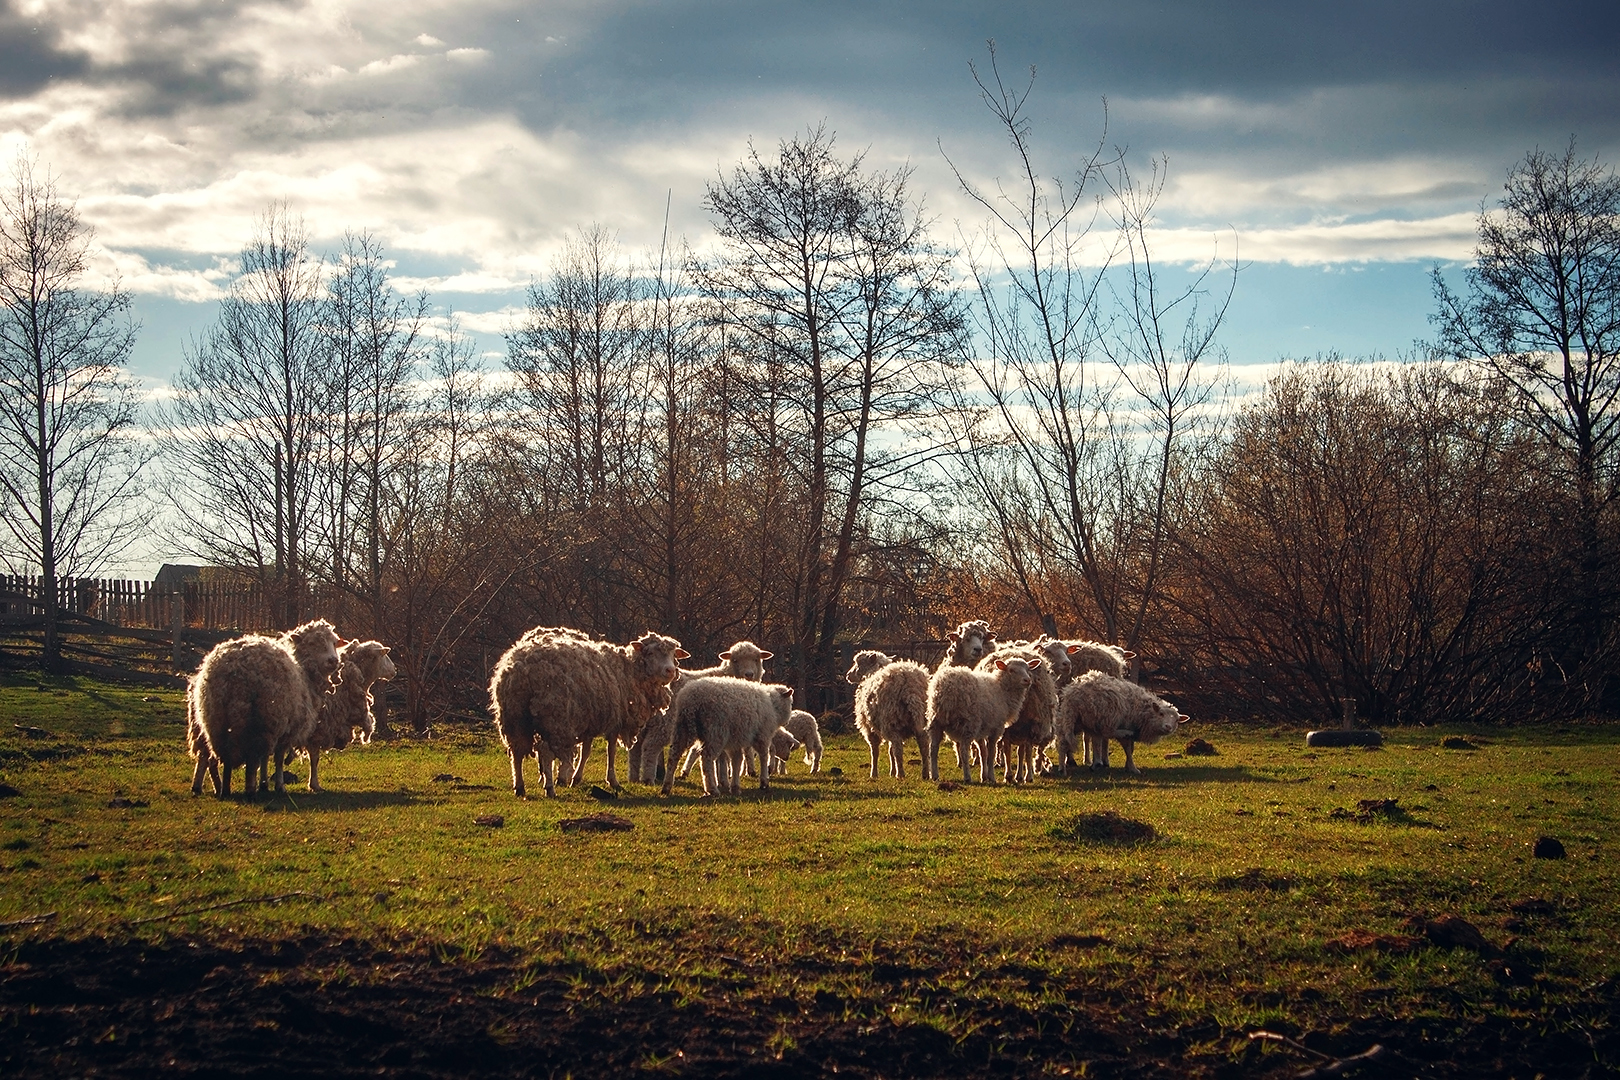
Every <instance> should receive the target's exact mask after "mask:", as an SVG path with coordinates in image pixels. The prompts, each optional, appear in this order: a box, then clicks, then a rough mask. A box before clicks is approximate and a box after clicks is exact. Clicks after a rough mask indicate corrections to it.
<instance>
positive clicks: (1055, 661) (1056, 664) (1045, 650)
mask: <svg viewBox="0 0 1620 1080" xmlns="http://www.w3.org/2000/svg"><path fill="white" fill-rule="evenodd" d="M1035 651H1036V652H1039V653H1040V654H1041V655H1042V656H1044V657H1046V664H1047V670H1048V671H1050V672H1051V673H1052V678H1054V679H1058V680H1060V681H1061V680H1063V679H1066V678H1068V677H1069V673H1070V672H1071V671H1073V670H1074V661H1072V660H1070V659H1069V654H1070V653H1071V652H1073V651H1074V647H1073V646H1071V645H1069V643H1068V642H1066V641H1053V640H1052V639H1051V638H1046V637H1043V638H1041V639H1040V640H1039V641H1037V642H1036V643H1035Z"/></svg>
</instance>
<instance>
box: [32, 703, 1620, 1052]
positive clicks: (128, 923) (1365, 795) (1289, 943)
mask: <svg viewBox="0 0 1620 1080" xmlns="http://www.w3.org/2000/svg"><path fill="white" fill-rule="evenodd" d="M36 684H38V685H43V686H45V689H37V688H36ZM148 697H155V698H156V699H157V700H155V701H148V700H145V699H146V698H148ZM182 714H183V706H182V702H181V699H180V696H179V695H178V694H176V693H167V692H156V693H154V692H152V691H148V690H142V689H126V688H123V687H113V686H106V685H100V684H96V683H92V682H88V681H84V680H72V679H67V680H48V681H46V682H44V683H40V682H39V680H36V679H34V678H32V677H29V678H26V679H24V678H19V677H16V676H13V677H11V678H10V679H9V680H8V681H7V683H6V685H4V686H3V687H0V716H4V717H6V718H8V720H7V722H6V723H4V724H3V725H0V781H3V782H4V783H7V784H9V785H11V786H13V787H15V788H16V789H18V790H19V791H20V794H18V795H16V796H12V797H8V798H4V799H0V922H6V921H10V920H17V919H22V918H25V917H28V916H33V915H36V914H41V913H45V912H55V913H56V918H55V919H54V921H52V922H50V923H46V924H41V925H36V926H28V927H18V928H14V929H12V930H9V931H6V935H7V936H9V937H11V938H12V939H17V938H21V937H25V936H32V937H40V936H49V935H56V936H63V937H69V938H74V937H90V936H96V937H102V936H105V937H112V938H120V937H129V936H133V937H137V938H142V939H150V940H158V939H162V938H165V937H168V936H172V935H179V936H201V937H206V938H211V939H218V940H232V939H237V938H303V937H307V936H311V935H314V936H318V937H322V938H339V937H341V938H351V939H359V940H365V941H372V942H375V943H377V944H378V945H379V946H383V947H389V946H396V945H401V944H409V945H411V946H413V947H419V948H431V949H433V950H435V951H437V952H438V953H439V954H440V955H441V956H442V957H443V958H445V959H448V960H466V959H471V958H475V957H477V956H479V955H481V954H482V953H483V952H484V951H485V950H488V949H492V948H494V949H501V950H518V951H520V952H523V953H525V954H532V955H533V956H535V957H536V958H537V962H539V960H541V959H543V960H544V962H545V963H547V964H561V965H563V966H564V967H565V968H567V970H569V971H571V972H572V974H571V975H570V978H571V979H572V980H573V982H572V983H571V987H572V989H571V991H570V993H572V994H576V995H577V996H578V997H579V998H580V999H581V1000H586V999H590V998H592V997H607V998H618V997H625V996H636V995H642V994H648V993H666V992H667V993H671V994H674V995H676V999H677V1000H698V999H701V998H705V997H712V996H713V995H715V994H722V995H724V994H736V995H745V996H747V997H748V998H749V1000H752V1001H756V1002H760V1003H769V1002H772V1001H777V1002H786V1001H800V1002H802V1001H807V1000H821V1001H822V1002H823V1005H824V1006H826V1003H827V1002H831V1001H836V1002H837V1003H838V1005H837V1009H838V1010H839V1011H840V1012H841V1013H842V1014H847V1015H848V1016H849V1017H851V1018H867V1019H869V1018H873V1017H883V1018H886V1019H887V1020H889V1021H893V1022H896V1023H902V1022H909V1023H918V1024H924V1025H927V1026H931V1027H933V1028H936V1029H937V1030H939V1031H940V1032H942V1033H944V1034H945V1035H948V1036H949V1037H951V1038H952V1039H962V1038H965V1037H967V1036H968V1035H970V1034H972V1033H973V1032H974V1031H977V1030H979V1028H980V1027H982V1025H983V1024H985V1023H986V1022H987V1020H986V1017H987V1016H989V1015H991V1014H993V1013H996V1011H997V1010H999V1009H1003V1008H1007V1007H1016V1008H1019V1009H1023V1010H1026V1011H1027V1012H1029V1013H1030V1014H1032V1015H1035V1016H1037V1017H1040V1018H1042V1019H1040V1021H1039V1022H1040V1023H1043V1024H1048V1023H1049V1024H1055V1025H1058V1026H1060V1027H1061V1026H1062V1025H1064V1024H1066V1023H1072V1022H1073V1013H1072V1003H1073V1002H1075V1001H1078V1000H1085V999H1088V998H1095V999H1098V1000H1103V999H1110V998H1112V999H1125V998H1129V999H1130V1000H1133V1001H1137V1002H1142V1003H1145V1007H1146V1008H1148V1009H1149V1010H1150V1011H1151V1012H1152V1013H1153V1014H1155V1015H1158V1016H1162V1017H1165V1018H1167V1020H1168V1021H1174V1022H1176V1023H1193V1022H1195V1021H1198V1022H1205V1021H1211V1020H1212V1021H1213V1022H1214V1023H1215V1024H1216V1025H1218V1027H1219V1029H1220V1030H1221V1031H1225V1032H1234V1031H1241V1030H1244V1029H1246V1028H1249V1027H1254V1026H1263V1025H1279V1026H1282V1027H1284V1028H1288V1027H1292V1028H1294V1029H1305V1028H1316V1027H1327V1028H1332V1027H1334V1026H1335V1025H1338V1024H1342V1023H1344V1022H1346V1021H1348V1020H1350V1019H1353V1018H1355V1017H1359V1016H1366V1015H1372V1014H1376V1015H1381V1016H1401V1017H1412V1018H1417V1019H1422V1020H1424V1021H1425V1022H1435V1023H1444V1022H1448V1021H1452V1020H1458V1019H1460V1018H1462V1017H1465V1016H1472V1015H1478V1014H1480V1013H1482V1012H1484V1013H1491V1014H1495V1015H1500V1016H1506V1017H1515V1016H1524V1017H1531V1016H1555V1015H1556V1016H1563V1017H1566V1018H1578V1017H1579V1016H1580V1015H1582V1010H1583V1009H1584V1008H1586V1007H1587V1006H1588V1005H1589V1004H1591V1002H1592V1001H1593V999H1594V992H1593V990H1592V987H1593V986H1595V985H1597V984H1599V983H1600V982H1602V980H1605V979H1612V978H1613V977H1614V975H1615V972H1616V971H1617V970H1620V963H1617V960H1616V956H1615V948H1616V945H1615V942H1616V940H1620V935H1617V932H1616V931H1617V928H1620V917H1617V911H1620V907H1617V905H1615V904H1614V902H1613V900H1612V898H1613V896H1614V895H1616V881H1615V876H1616V875H1615V871H1614V865H1613V862H1614V860H1613V851H1612V843H1613V841H1612V839H1611V837H1612V835H1613V827H1614V819H1615V813H1616V808H1617V799H1616V795H1615V790H1616V785H1615V781H1616V779H1617V777H1620V755H1617V754H1616V752H1615V751H1616V743H1617V741H1620V739H1617V736H1620V731H1617V730H1616V729H1614V728H1609V727H1593V726H1581V727H1574V728H1568V729H1558V730H1551V729H1546V728H1535V729H1506V728H1504V729H1492V730H1481V731H1477V732H1474V733H1472V734H1474V735H1477V736H1482V739H1476V740H1475V741H1476V742H1477V743H1478V748H1477V749H1474V750H1463V751H1459V750H1447V749H1444V748H1442V747H1441V745H1440V744H1441V740H1442V738H1443V737H1444V736H1446V735H1448V734H1456V732H1452V731H1439V730H1432V729H1410V730H1397V731H1392V732H1389V733H1387V734H1388V736H1389V742H1388V744H1387V746H1386V747H1385V748H1384V749H1383V750H1379V751H1367V750H1360V749H1351V750H1310V749H1307V748H1306V747H1305V745H1304V740H1303V733H1302V732H1269V731H1264V730H1257V729H1235V728H1234V729H1225V728H1221V729H1213V730H1211V729H1204V730H1203V731H1202V732H1201V734H1202V735H1203V736H1204V737H1205V738H1207V739H1209V740H1210V741H1212V742H1214V743H1215V744H1216V746H1217V747H1218V748H1219V750H1220V754H1219V756H1217V757H1204V758H1179V759H1172V758H1168V757H1167V756H1166V755H1167V754H1168V753H1170V752H1173V751H1174V750H1176V749H1178V747H1175V746H1168V745H1165V746H1159V747H1153V748H1149V749H1146V750H1144V751H1142V752H1141V753H1139V754H1138V761H1139V763H1140V764H1141V765H1142V767H1143V772H1142V774H1141V775H1140V776H1134V777H1127V776H1124V775H1122V774H1120V773H1118V772H1115V773H1114V774H1112V775H1110V776H1108V777H1095V776H1093V775H1092V774H1090V773H1084V774H1082V775H1080V776H1079V777H1073V778H1071V779H1069V780H1067V781H1060V780H1057V779H1049V780H1042V781H1038V782H1037V783H1035V784H1033V785H1029V786H1027V787H1022V788H1014V787H1006V786H1000V787H995V788H985V787H981V786H978V785H974V786H971V787H968V788H964V789H961V790H955V791H940V790H939V789H938V788H937V787H936V786H935V785H933V784H924V783H922V782H921V781H919V780H917V779H915V778H914V777H913V778H908V779H907V780H905V781H896V780H892V779H890V778H888V777H880V778H879V779H877V780H875V781H874V780H868V779H867V778H866V776H865V773H864V763H865V761H866V749H865V746H864V745H861V744H859V743H858V741H857V740H853V739H851V738H847V737H845V738H832V739H829V740H828V746H827V754H826V758H825V762H824V766H823V769H824V771H823V773H822V774H821V775H818V776H810V775H808V774H807V773H806V772H805V768H804V766H803V764H802V763H801V762H799V761H797V760H795V761H794V762H793V763H792V765H791V766H790V769H791V772H790V774H789V775H788V776H786V777H783V778H780V779H779V780H776V781H773V783H772V788H771V790H770V792H768V793H761V792H758V791H757V790H752V789H750V790H747V791H746V793H745V794H744V795H743V796H742V797H741V798H740V799H726V798H722V799H714V800H702V801H700V800H699V799H698V798H697V796H698V794H699V790H698V788H697V786H696V785H695V784H680V783H678V784H677V785H676V788H675V791H676V794H675V795H674V796H673V797H670V798H664V797H662V796H660V795H659V794H658V793H657V791H656V789H654V788H651V787H646V786H642V785H627V786H626V789H625V794H624V796H623V797H622V798H620V799H618V800H617V801H616V802H614V803H612V804H611V805H608V806H604V804H603V803H601V802H598V801H596V800H594V799H592V798H590V797H588V795H587V794H586V792H585V791H583V790H578V789H574V790H569V789H564V790H562V791H561V792H560V794H559V796H558V797H557V798H556V799H552V800H546V799H544V798H535V799H530V800H527V801H524V800H519V799H516V798H514V797H513V796H512V794H511V793H510V791H509V789H508V786H507V785H508V783H509V772H508V764H507V759H506V757H505V755H504V752H503V751H502V750H501V747H500V744H499V741H498V740H497V739H495V738H494V736H493V731H486V732H478V733H465V732H456V733H451V734H447V735H446V736H444V737H442V738H437V739H432V740H423V741H408V742H400V743H394V744H387V745H374V746H369V747H356V748H351V749H350V750H348V751H345V752H344V753H342V754H340V755H337V756H335V757H333V758H332V759H330V760H329V762H328V763H327V765H326V767H325V770H324V771H323V775H322V779H323V781H324V782H325V783H326V785H327V787H328V788H329V790H328V791H327V792H325V793H323V794H320V795H312V794H309V793H308V792H305V791H303V790H302V787H301V783H300V784H297V785H293V786H292V787H291V788H290V789H289V794H288V795H287V796H286V797H285V798H278V799H269V800H257V801H247V800H244V799H241V798H239V797H236V798H232V799H230V800H225V801H221V800H218V799H215V798H213V797H211V796H207V795H205V796H204V797H202V798H194V797H193V796H192V795H191V793H190V776H191V772H190V765H189V761H188V760H187V759H186V757H185V754H184V750H183V747H182V743H183V738H182V735H183V725H182V722H181V721H182ZM13 725H22V726H24V727H27V726H35V727H39V728H43V729H46V730H47V731H48V732H49V733H50V734H49V735H46V736H38V735H30V734H28V733H26V732H25V731H22V730H19V729H18V728H16V727H14V726H13ZM946 758H947V763H948V762H949V752H947V753H946ZM603 760H604V758H603V755H602V754H601V753H600V748H599V749H598V752H597V753H596V754H594V755H593V758H592V763H591V766H590V769H589V778H590V779H591V780H593V781H597V782H599V781H600V780H601V775H602V774H601V768H602V764H603ZM833 767H837V768H839V769H841V770H842V775H841V776H834V775H832V774H831V773H830V772H828V771H826V770H828V769H830V768H833ZM303 770H304V766H303V765H302V764H300V765H299V766H297V767H296V771H297V772H298V773H299V775H300V780H301V779H302V776H303ZM439 774H450V775H452V776H455V777H459V778H461V781H460V782H440V781H435V780H434V779H433V777H434V776H436V775H439ZM694 777H695V774H694ZM114 797H119V798H122V799H127V800H130V801H133V802H136V803H141V802H144V803H146V804H148V805H146V806H144V807H142V806H135V807H129V808H114V807H110V806H109V805H108V804H109V800H111V799H113V798H114ZM1372 798H1396V799H1398V800H1399V807H1400V812H1399V813H1397V814H1394V815H1390V816H1386V817H1380V818H1377V819H1375V820H1374V821H1372V822H1368V823H1363V822H1359V821H1357V820H1354V818H1353V817H1339V818H1336V817H1334V816H1333V811H1334V810H1335V809H1344V810H1348V811H1352V812H1353V811H1354V810H1355V809H1356V804H1357V802H1358V800H1361V799H1372ZM603 809H608V810H611V811H612V812H613V813H616V814H620V815H622V816H624V817H627V818H629V819H630V820H631V821H632V822H633V823H634V824H635V828H634V830H633V831H631V832H620V833H571V834H565V833H563V832H562V831H561V830H559V829H558V827H557V823H558V821H560V820H561V819H563V818H567V817H577V816H580V815H583V814H586V813H593V812H597V811H600V810H603ZM1105 810H1112V811H1115V812H1117V813H1118V814H1120V815H1122V816H1124V817H1126V818H1131V819H1136V820H1139V821H1142V822H1146V823H1149V824H1151V825H1152V826H1153V827H1154V829H1155V830H1156V832H1157V838H1156V839H1153V840H1151V841H1148V842H1145V843H1139V844H1131V845H1126V844H1109V843H1093V842H1087V841H1084V840H1075V839H1064V838H1062V837H1061V836H1054V835H1053V832H1054V830H1053V825H1054V823H1058V822H1062V821H1064V820H1066V819H1070V818H1073V817H1074V816H1075V815H1077V814H1084V813H1091V812H1098V811H1105ZM485 814H500V815H503V816H504V818H505V825H504V827H501V828H487V827H482V826H479V825H476V824H475V823H474V819H475V818H476V817H478V816H480V815H485ZM1058 832H1059V833H1062V830H1061V829H1060V830H1058ZM1542 834H1549V835H1553V836H1556V837H1558V838H1559V839H1561V840H1562V841H1563V842H1564V844H1565V845H1566V846H1567V848H1568V851H1569V857H1568V858H1566V859H1563V860H1543V859H1535V858H1532V857H1531V854H1530V849H1531V845H1532V843H1533V842H1534V840H1535V839H1536V837H1537V836H1540V835H1542ZM286 894H302V895H292V896H289V897H288V898H287V899H284V900H282V901H280V902H278V903H274V904H270V903H249V904H242V905H238V906H233V907H218V908H217V909H215V910H211V911H202V912H197V913H193V914H184V913H186V912H192V911H193V910H194V909H199V908H210V907H214V906H215V905H223V904H228V903H231V902H232V901H238V900H255V901H257V900H259V899H261V898H264V897H270V896H281V895H286ZM1529 897H1539V898H1544V899H1545V900H1547V901H1549V903H1550V910H1548V911H1546V912H1541V913H1530V914H1525V913H1521V912H1515V911H1514V910H1513V908H1512V907H1511V905H1512V904H1513V902H1515V901H1520V900H1523V899H1525V898H1529ZM1445 912H1453V913H1456V914H1458V915H1461V916H1463V917H1464V918H1466V919H1469V920H1470V921H1472V922H1474V923H1475V924H1476V925H1477V926H1479V928H1480V929H1481V930H1482V931H1483V932H1484V933H1485V935H1486V937H1487V938H1489V939H1490V940H1491V941H1492V942H1494V943H1496V944H1498V945H1501V946H1509V945H1511V947H1512V948H1513V949H1514V950H1515V952H1514V953H1513V954H1512V955H1514V956H1515V957H1517V958H1518V959H1519V961H1520V963H1521V967H1524V966H1526V965H1529V966H1533V970H1534V977H1533V978H1521V979H1519V980H1517V981H1513V982H1504V981H1503V980H1501V979H1499V978H1497V977H1495V975H1493V973H1492V971H1491V970H1489V969H1488V968H1487V966H1486V963H1485V959H1484V958H1482V957H1480V956H1477V955H1475V954H1472V953H1467V952H1462V951H1456V950H1447V949H1419V950H1417V951H1414V952H1410V953H1407V954H1403V955H1396V954H1382V953H1378V952H1353V953H1349V954H1340V953H1337V952H1334V951H1333V950H1331V949H1330V948H1328V947H1327V946H1326V943H1327V942H1329V941H1331V940H1333V939H1334V938H1337V937H1339V936H1340V935H1342V934H1344V933H1345V932H1347V931H1349V930H1352V929H1365V930H1371V931H1375V932H1382V933H1398V932H1400V928H1401V923H1402V921H1403V920H1405V919H1406V918H1407V917H1408V916H1411V915H1423V916H1431V917H1432V916H1434V915H1438V914H1441V913H1445ZM176 913H181V914H178V917H172V918H166V917H165V916H171V915H176ZM143 920H145V921H143ZM329 975H330V977H331V978H332V979H334V980H341V979H348V978H361V977H365V976H364V974H363V973H358V972H348V971H344V972H340V971H333V972H330V973H329ZM1610 985H1612V983H1611V984H1610ZM525 989H526V984H525V983H524V980H522V979H519V980H517V982H516V984H515V985H512V986H509V987H505V988H503V990H502V992H505V993H510V994H514V995H517V996H519V997H521V996H522V993H523V991H524V990H525ZM818 994H819V995H822V997H821V998H820V999H818V998H817V997H816V996H817V995H818ZM761 1007H764V1006H763V1005H761ZM1065 1017H1067V1019H1065ZM1570 1022H1574V1020H1573V1019H1571V1020H1570ZM1211 1038H1212V1039H1216V1035H1212V1036H1211ZM1217 1041H1218V1040H1217ZM791 1043H792V1037H791V1036H790V1035H789V1034H787V1033H786V1031H785V1030H784V1032H783V1034H782V1035H781V1036H780V1037H779V1038H778V1040H777V1042H776V1043H775V1044H773V1046H772V1047H771V1050H772V1051H773V1052H786V1051H788V1050H790V1049H791ZM659 1064H660V1063H659V1062H658V1061H649V1062H648V1067H658V1066H659Z"/></svg>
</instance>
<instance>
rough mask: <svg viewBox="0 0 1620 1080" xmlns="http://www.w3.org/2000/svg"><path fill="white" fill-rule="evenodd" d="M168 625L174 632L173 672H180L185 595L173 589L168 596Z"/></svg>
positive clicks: (183, 642) (184, 627)
mask: <svg viewBox="0 0 1620 1080" xmlns="http://www.w3.org/2000/svg"><path fill="white" fill-rule="evenodd" d="M169 625H170V627H171V628H172V629H173V631H174V670H176V671H181V670H183V668H182V667H181V663H180V652H181V650H182V649H183V648H185V632H186V594H185V593H184V592H182V591H181V590H180V589H175V590H174V592H173V593H171V594H170V596H169Z"/></svg>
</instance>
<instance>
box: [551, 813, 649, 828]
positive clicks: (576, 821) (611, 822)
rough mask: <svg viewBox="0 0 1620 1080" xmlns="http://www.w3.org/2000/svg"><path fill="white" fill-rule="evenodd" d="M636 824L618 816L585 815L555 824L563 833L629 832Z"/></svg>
mask: <svg viewBox="0 0 1620 1080" xmlns="http://www.w3.org/2000/svg"><path fill="white" fill-rule="evenodd" d="M635 827H636V823H635V822H633V821H631V820H630V819H629V818H624V817H620V816H619V815H618V814H586V815H585V816H584V817H577V818H564V819H563V820H561V821H559V822H557V828H559V829H561V830H562V831H563V832H629V831H630V830H631V829H634V828H635Z"/></svg>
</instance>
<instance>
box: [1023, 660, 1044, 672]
mask: <svg viewBox="0 0 1620 1080" xmlns="http://www.w3.org/2000/svg"><path fill="white" fill-rule="evenodd" d="M1024 663H1026V664H1028V665H1029V670H1031V671H1034V670H1035V669H1036V668H1038V667H1040V666H1041V662H1040V661H1039V660H1025V661H1024Z"/></svg>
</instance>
